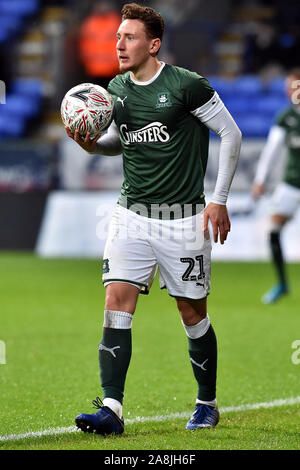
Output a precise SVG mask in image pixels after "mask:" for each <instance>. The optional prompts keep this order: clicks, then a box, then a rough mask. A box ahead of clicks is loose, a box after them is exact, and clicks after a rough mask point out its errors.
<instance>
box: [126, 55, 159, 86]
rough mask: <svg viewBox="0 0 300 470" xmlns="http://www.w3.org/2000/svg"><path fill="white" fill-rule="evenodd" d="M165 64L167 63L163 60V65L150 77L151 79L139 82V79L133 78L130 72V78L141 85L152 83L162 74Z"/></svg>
mask: <svg viewBox="0 0 300 470" xmlns="http://www.w3.org/2000/svg"><path fill="white" fill-rule="evenodd" d="M165 65H166V64H165V62H162V61H161V66H160V67H159V69H158V71H157V72H156V74H155V75H153V77H152V78H150V80H147V81H146V82H138V81H137V80H134V78H132V76H131V74H130V79H131V81H132V82H133V83H135V85H141V86H145V85H150V83H152V82H154V80H156V79H157V77H158V76H159V75H160V73H161V71H162V69H163V68H164V66H165Z"/></svg>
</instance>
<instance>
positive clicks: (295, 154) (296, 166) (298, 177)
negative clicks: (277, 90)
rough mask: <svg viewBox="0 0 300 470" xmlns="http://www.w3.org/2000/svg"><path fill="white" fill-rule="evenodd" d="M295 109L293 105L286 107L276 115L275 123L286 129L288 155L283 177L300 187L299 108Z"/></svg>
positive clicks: (287, 181) (289, 182)
mask: <svg viewBox="0 0 300 470" xmlns="http://www.w3.org/2000/svg"><path fill="white" fill-rule="evenodd" d="M297 109H298V111H297ZM297 109H296V108H295V107H294V106H291V107H289V108H288V109H286V110H285V111H284V112H283V113H281V114H280V115H279V116H278V118H277V120H276V124H277V125H278V126H281V127H283V128H284V130H285V131H286V145H287V149H288V155H287V162H286V167H285V172H284V178H283V179H284V181H285V182H286V183H288V184H291V185H292V186H295V187H296V188H299V189H300V108H299V107H298V108H297Z"/></svg>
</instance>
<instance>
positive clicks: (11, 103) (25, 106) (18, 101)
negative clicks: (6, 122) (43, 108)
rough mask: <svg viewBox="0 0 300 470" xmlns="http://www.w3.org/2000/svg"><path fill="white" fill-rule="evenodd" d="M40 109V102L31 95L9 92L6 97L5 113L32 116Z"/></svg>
mask: <svg viewBox="0 0 300 470" xmlns="http://www.w3.org/2000/svg"><path fill="white" fill-rule="evenodd" d="M39 109H40V102H39V100H38V99H36V98H33V97H32V96H25V95H19V94H10V95H8V96H7V97H6V104H5V110H4V112H5V114H7V115H8V116H9V115H12V116H14V117H15V115H17V116H24V117H28V118H30V117H34V116H35V115H36V114H37V113H38V111H39Z"/></svg>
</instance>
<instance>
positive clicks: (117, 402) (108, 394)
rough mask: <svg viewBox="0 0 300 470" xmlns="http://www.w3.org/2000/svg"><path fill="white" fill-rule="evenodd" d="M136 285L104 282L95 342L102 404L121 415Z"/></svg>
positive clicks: (135, 300) (135, 299) (129, 356)
mask: <svg viewBox="0 0 300 470" xmlns="http://www.w3.org/2000/svg"><path fill="white" fill-rule="evenodd" d="M138 295H139V289H138V287H136V286H134V285H131V284H128V283H125V282H123V283H121V282H114V283H111V284H108V285H107V286H106V299H105V310H104V323H103V334H102V339H101V341H100V344H99V367H100V379H101V386H102V390H103V404H104V405H105V406H109V407H110V408H112V410H113V411H114V412H115V413H116V414H117V415H118V416H119V417H120V418H121V417H122V415H123V413H122V404H123V396H124V387H125V380H126V375H127V370H128V367H129V363H130V359H131V350H132V349H131V327H132V318H133V314H134V312H135V308H136V303H137V299H138Z"/></svg>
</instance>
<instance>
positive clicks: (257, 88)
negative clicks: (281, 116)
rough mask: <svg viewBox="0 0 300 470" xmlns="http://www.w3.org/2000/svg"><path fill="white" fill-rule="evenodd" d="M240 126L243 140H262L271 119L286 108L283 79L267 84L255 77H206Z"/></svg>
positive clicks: (275, 79)
mask: <svg viewBox="0 0 300 470" xmlns="http://www.w3.org/2000/svg"><path fill="white" fill-rule="evenodd" d="M208 80H209V82H210V84H211V85H212V86H213V88H214V89H215V90H216V91H217V92H218V93H219V95H220V96H221V98H222V100H223V101H224V103H225V105H226V107H227V108H228V110H229V111H230V113H231V114H232V116H233V118H234V119H235V120H236V122H237V123H238V125H239V126H240V128H241V130H242V132H243V136H244V137H251V138H252V137H257V138H265V137H266V136H267V134H268V131H269V128H270V126H271V125H272V123H273V122H274V118H275V116H276V115H277V114H278V113H279V112H280V111H281V110H283V109H284V108H285V107H287V106H288V99H287V97H286V95H285V86H284V78H283V77H279V78H274V79H272V80H270V81H268V82H265V81H263V80H261V79H260V77H258V76H255V75H245V76H241V77H238V78H236V79H232V80H229V79H222V78H220V77H208Z"/></svg>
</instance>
